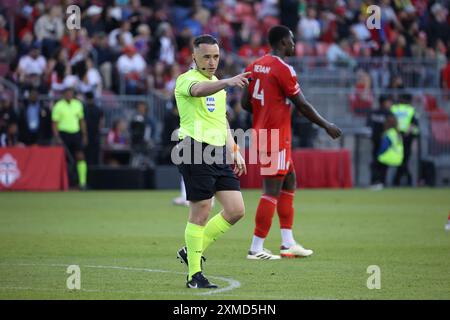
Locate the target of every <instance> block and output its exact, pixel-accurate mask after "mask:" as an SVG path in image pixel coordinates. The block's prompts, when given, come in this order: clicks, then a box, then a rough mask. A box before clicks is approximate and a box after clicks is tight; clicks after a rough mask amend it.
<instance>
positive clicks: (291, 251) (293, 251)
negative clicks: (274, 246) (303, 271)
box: [280, 243, 314, 258]
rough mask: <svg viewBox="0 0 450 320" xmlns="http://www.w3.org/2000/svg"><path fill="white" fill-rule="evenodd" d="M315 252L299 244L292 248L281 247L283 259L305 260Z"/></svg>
mask: <svg viewBox="0 0 450 320" xmlns="http://www.w3.org/2000/svg"><path fill="white" fill-rule="evenodd" d="M313 253H314V252H313V251H312V250H310V249H305V248H303V247H302V246H301V245H299V244H298V243H296V244H294V245H293V246H291V247H290V248H285V247H283V246H282V247H281V249H280V255H281V257H283V258H304V257H309V256H310V255H312V254H313Z"/></svg>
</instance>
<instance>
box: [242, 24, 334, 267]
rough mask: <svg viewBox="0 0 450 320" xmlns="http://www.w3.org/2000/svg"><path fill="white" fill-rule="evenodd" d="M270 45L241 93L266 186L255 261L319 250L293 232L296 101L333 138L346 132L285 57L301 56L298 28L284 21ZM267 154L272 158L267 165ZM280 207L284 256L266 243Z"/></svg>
mask: <svg viewBox="0 0 450 320" xmlns="http://www.w3.org/2000/svg"><path fill="white" fill-rule="evenodd" d="M269 44H270V47H271V50H272V51H271V53H270V54H267V55H265V56H263V57H261V58H259V59H257V60H256V61H255V62H253V63H252V64H251V65H249V66H248V67H247V69H246V70H245V71H251V72H252V74H251V81H250V84H249V86H248V87H247V88H245V89H244V91H243V94H242V97H241V103H242V106H243V108H245V109H246V110H247V111H249V112H251V113H253V129H254V130H255V136H254V137H253V138H254V139H253V146H255V144H256V147H257V150H258V154H259V158H260V162H261V175H262V176H263V189H264V190H263V195H262V196H261V199H260V200H259V205H258V209H257V211H256V218H255V222H256V226H255V230H254V235H253V241H252V244H251V247H250V250H249V252H248V255H247V258H248V259H253V260H274V259H280V258H281V257H289V258H294V257H306V256H310V255H311V254H312V253H313V251H312V250H309V249H305V248H303V247H302V246H301V245H300V244H299V243H297V242H296V241H295V239H294V236H293V234H292V225H293V220H294V207H293V202H294V192H295V189H296V184H295V183H296V176H295V170H294V165H293V163H292V159H291V140H292V138H291V132H292V129H291V104H290V103H291V102H292V104H293V105H294V106H295V107H296V108H297V109H298V110H299V111H300V112H301V113H302V114H303V115H304V116H305V117H306V118H307V119H309V120H310V121H312V122H313V123H315V124H317V125H318V126H320V127H321V128H323V129H325V130H326V132H327V133H328V135H329V136H330V137H331V138H333V139H336V138H338V137H339V136H340V135H341V130H340V129H339V128H338V127H337V126H336V125H334V124H333V123H330V122H328V121H327V120H325V119H324V118H323V117H322V116H320V114H319V113H318V112H317V111H316V110H315V109H314V107H313V106H312V105H311V104H310V103H309V102H308V101H306V99H305V97H304V96H303V93H302V91H301V89H300V85H299V84H298V81H297V75H296V73H295V71H294V69H293V68H292V67H291V66H290V65H288V64H287V63H286V62H284V60H283V59H284V58H285V57H286V56H293V55H295V42H294V36H293V34H292V31H290V30H289V28H287V27H285V26H281V25H279V26H275V27H273V28H271V29H270V31H269ZM277 134H278V139H277ZM255 138H256V139H255ZM269 141H270V142H269ZM264 155H266V156H265V157H264ZM263 158H265V159H266V160H267V161H266V164H265V163H264V159H263ZM275 210H277V213H278V217H279V220H280V228H281V237H282V244H281V249H280V255H275V254H272V253H271V252H270V251H269V250H267V249H265V248H264V246H263V245H264V240H265V238H266V236H267V234H268V233H269V230H270V227H271V224H272V218H273V215H274V213H275Z"/></svg>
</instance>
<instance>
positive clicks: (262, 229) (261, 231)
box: [254, 194, 278, 238]
mask: <svg viewBox="0 0 450 320" xmlns="http://www.w3.org/2000/svg"><path fill="white" fill-rule="evenodd" d="M277 202H278V199H277V198H275V197H271V196H268V195H265V194H263V195H262V196H261V199H260V200H259V205H258V209H257V210H256V217H255V223H256V226H255V232H254V234H255V236H257V237H259V238H265V237H267V234H268V233H269V230H270V226H271V225H272V218H273V214H274V213H275V209H276V207H277Z"/></svg>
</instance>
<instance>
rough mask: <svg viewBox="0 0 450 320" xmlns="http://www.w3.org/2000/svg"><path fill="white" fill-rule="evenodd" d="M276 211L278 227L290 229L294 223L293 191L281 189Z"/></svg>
mask: <svg viewBox="0 0 450 320" xmlns="http://www.w3.org/2000/svg"><path fill="white" fill-rule="evenodd" d="M277 211H278V217H279V219H280V229H292V224H293V223H294V192H293V191H287V190H281V193H280V197H279V198H278V206H277Z"/></svg>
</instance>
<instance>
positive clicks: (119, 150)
mask: <svg viewBox="0 0 450 320" xmlns="http://www.w3.org/2000/svg"><path fill="white" fill-rule="evenodd" d="M106 146H107V151H105V152H104V162H105V163H106V164H108V165H110V166H120V165H128V164H129V161H130V151H129V141H128V134H127V123H126V122H125V120H123V119H118V120H115V121H114V123H113V125H112V128H111V130H109V132H108V136H107V137H106Z"/></svg>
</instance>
